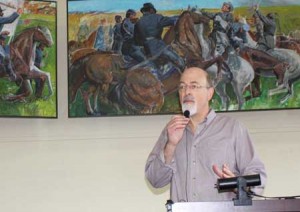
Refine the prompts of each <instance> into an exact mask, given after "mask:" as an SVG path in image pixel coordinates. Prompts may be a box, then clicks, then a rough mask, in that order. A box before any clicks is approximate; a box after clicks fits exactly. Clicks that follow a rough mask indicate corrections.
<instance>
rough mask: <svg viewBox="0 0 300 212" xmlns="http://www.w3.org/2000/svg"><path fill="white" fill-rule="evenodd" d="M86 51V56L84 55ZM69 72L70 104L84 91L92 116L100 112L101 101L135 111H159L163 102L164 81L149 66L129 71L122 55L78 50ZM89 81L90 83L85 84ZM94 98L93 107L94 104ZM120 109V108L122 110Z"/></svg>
mask: <svg viewBox="0 0 300 212" xmlns="http://www.w3.org/2000/svg"><path fill="white" fill-rule="evenodd" d="M84 52H86V55H84ZM76 53H77V54H78V55H73V56H74V57H75V58H77V59H74V60H75V61H74V62H73V63H72V64H71V65H70V72H69V104H70V107H71V106H72V105H71V103H73V102H75V100H76V96H77V95H76V94H77V93H78V91H80V92H81V94H82V97H83V100H84V103H85V107H86V112H87V114H88V115H100V114H101V112H102V111H100V109H99V108H98V97H100V98H101V103H103V104H106V105H110V106H112V107H113V108H114V109H116V110H119V106H122V107H123V108H124V109H126V111H130V112H131V113H134V114H149V113H153V112H159V111H160V109H161V107H162V105H163V102H164V98H163V93H162V89H161V83H160V81H159V80H157V79H156V78H155V77H154V76H153V75H152V74H151V73H150V71H149V70H148V69H147V68H146V67H136V68H134V69H132V70H125V69H123V68H122V67H123V66H124V61H123V59H122V56H121V55H118V54H113V53H111V52H98V51H92V50H89V49H88V48H84V49H82V51H80V50H78V51H76ZM85 84H87V86H84V85H85ZM91 97H93V106H92V104H91V100H90V99H91ZM118 112H119V111H118Z"/></svg>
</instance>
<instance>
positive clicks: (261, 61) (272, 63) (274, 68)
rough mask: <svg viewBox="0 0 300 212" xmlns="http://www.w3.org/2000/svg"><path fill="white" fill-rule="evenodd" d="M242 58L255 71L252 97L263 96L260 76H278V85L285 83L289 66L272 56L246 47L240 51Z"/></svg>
mask: <svg viewBox="0 0 300 212" xmlns="http://www.w3.org/2000/svg"><path fill="white" fill-rule="evenodd" d="M239 54H240V56H241V57H242V58H244V59H245V60H247V61H248V62H249V63H250V64H251V65H252V67H253V69H254V71H255V77H254V79H253V81H252V85H253V87H252V88H251V93H252V97H258V96H260V94H261V90H260V76H274V75H275V76H276V78H277V84H278V85H281V84H282V83H283V79H284V74H285V71H286V69H287V68H288V67H289V64H288V63H286V62H282V61H280V60H278V59H276V58H275V57H273V56H271V55H270V54H268V53H266V52H264V51H261V50H258V49H254V48H250V47H248V46H244V47H243V48H241V49H240V52H239Z"/></svg>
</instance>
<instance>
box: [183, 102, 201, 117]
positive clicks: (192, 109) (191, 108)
mask: <svg viewBox="0 0 300 212" xmlns="http://www.w3.org/2000/svg"><path fill="white" fill-rule="evenodd" d="M181 110H182V112H183V113H184V111H186V110H188V111H190V116H193V115H195V114H196V113H197V106H196V104H195V103H193V104H188V103H183V104H182V105H181Z"/></svg>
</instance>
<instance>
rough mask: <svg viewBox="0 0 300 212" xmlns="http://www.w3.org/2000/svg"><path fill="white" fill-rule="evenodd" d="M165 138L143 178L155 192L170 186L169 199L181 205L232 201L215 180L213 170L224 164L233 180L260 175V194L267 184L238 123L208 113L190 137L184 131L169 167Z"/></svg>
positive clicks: (259, 164)
mask: <svg viewBox="0 0 300 212" xmlns="http://www.w3.org/2000/svg"><path fill="white" fill-rule="evenodd" d="M167 140H168V136H167V130H166V128H165V129H164V130H163V131H162V133H161V135H160V137H159V139H158V141H157V143H156V145H155V146H154V148H153V150H152V152H151V153H150V155H149V157H148V160H147V163H146V169H145V173H146V177H147V179H148V180H149V182H150V183H151V184H152V185H153V186H154V187H156V188H161V187H163V186H166V185H168V184H169V183H171V191H170V193H171V199H172V200H173V201H174V202H180V201H189V202H197V201H222V200H232V198H234V197H235V196H236V195H235V194H234V193H233V192H224V193H219V192H218V190H217V189H216V188H215V184H216V183H217V179H218V176H217V175H216V174H215V173H214V172H213V169H212V166H213V165H214V164H216V165H218V167H219V168H220V169H221V168H222V165H223V164H227V165H228V166H229V168H230V170H231V171H232V172H233V173H234V174H235V175H236V176H244V175H251V174H260V176H261V182H262V185H261V186H260V187H256V190H255V192H256V193H262V191H263V188H264V186H265V182H266V172H265V168H264V164H263V163H262V162H261V160H260V159H259V157H258V156H257V154H256V152H255V150H254V147H253V143H252V141H251V139H250V136H249V133H248V131H247V129H246V128H245V127H244V126H243V125H242V124H241V123H240V122H238V121H237V120H235V119H232V118H230V117H227V116H224V115H217V114H216V113H215V111H213V110H211V111H210V112H209V114H208V116H207V117H206V119H205V120H204V121H203V122H202V123H200V124H199V125H198V126H197V129H196V131H195V133H194V134H193V133H192V131H191V129H190V128H189V127H187V128H186V129H185V131H184V134H183V138H182V139H181V141H180V142H179V144H178V145H177V147H176V151H175V154H174V158H173V160H172V162H171V164H166V163H165V159H164V147H165V145H166V143H167Z"/></svg>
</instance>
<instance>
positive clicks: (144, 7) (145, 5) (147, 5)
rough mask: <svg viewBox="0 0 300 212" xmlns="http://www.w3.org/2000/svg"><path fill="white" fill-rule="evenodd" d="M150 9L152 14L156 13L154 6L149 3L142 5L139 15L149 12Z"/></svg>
mask: <svg viewBox="0 0 300 212" xmlns="http://www.w3.org/2000/svg"><path fill="white" fill-rule="evenodd" d="M150 9H153V10H154V12H155V13H156V9H155V7H154V5H153V4H152V3H150V2H147V3H144V5H143V7H142V8H141V10H140V11H141V13H144V12H145V11H149V10H150Z"/></svg>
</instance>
